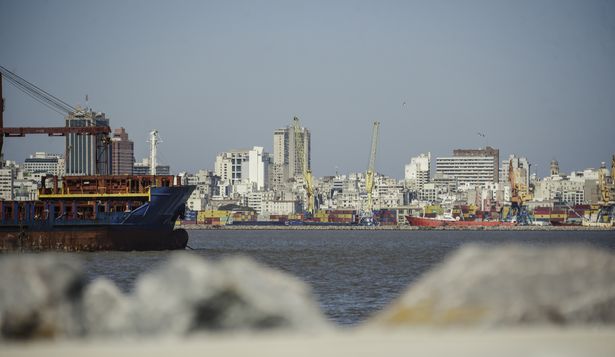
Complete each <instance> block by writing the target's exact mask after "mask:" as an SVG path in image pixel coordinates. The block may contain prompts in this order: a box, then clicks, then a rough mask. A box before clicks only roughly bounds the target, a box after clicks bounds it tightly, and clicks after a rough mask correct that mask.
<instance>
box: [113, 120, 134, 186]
mask: <svg viewBox="0 0 615 357" xmlns="http://www.w3.org/2000/svg"><path fill="white" fill-rule="evenodd" d="M111 163H112V164H111V174H112V175H132V169H133V165H134V163H135V157H134V143H133V142H132V141H131V140H130V139H128V133H127V132H126V130H125V129H124V128H119V129H115V130H114V131H113V137H112V138H111Z"/></svg>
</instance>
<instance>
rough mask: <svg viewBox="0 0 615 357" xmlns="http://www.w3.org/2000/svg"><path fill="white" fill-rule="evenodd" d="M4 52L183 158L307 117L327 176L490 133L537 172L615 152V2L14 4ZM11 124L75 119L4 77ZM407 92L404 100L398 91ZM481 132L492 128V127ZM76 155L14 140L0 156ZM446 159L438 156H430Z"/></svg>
mask: <svg viewBox="0 0 615 357" xmlns="http://www.w3.org/2000/svg"><path fill="white" fill-rule="evenodd" d="M0 44H1V45H0V65H3V66H4V67H7V68H8V69H11V70H13V71H15V72H16V73H17V74H19V75H20V76H22V77H24V78H26V79H28V80H29V81H31V82H33V83H35V84H37V85H38V86H40V87H41V88H43V89H45V90H47V91H49V92H51V93H53V94H54V95H56V96H58V97H60V98H62V99H64V100H65V101H67V102H69V103H71V104H73V105H76V104H84V97H85V95H86V94H88V95H89V99H90V106H91V107H93V108H94V110H97V111H103V112H105V113H106V114H107V116H108V117H110V119H111V125H112V127H114V128H115V127H120V126H123V127H125V128H126V130H127V131H128V133H129V135H130V137H131V138H132V139H133V140H134V142H135V156H136V159H137V160H138V161H139V160H140V159H141V158H142V157H145V156H146V155H147V152H148V144H147V142H146V141H147V135H148V131H149V130H151V129H153V128H156V129H158V130H159V131H160V136H161V138H162V140H163V143H162V144H160V146H159V152H160V158H159V160H161V161H162V162H165V163H169V164H171V165H172V170H173V171H175V172H177V171H180V170H188V171H195V170H197V169H199V168H205V169H213V162H214V159H215V156H216V153H217V152H221V151H225V150H230V149H234V148H250V147H252V146H264V147H265V148H266V150H268V151H271V150H272V141H273V130H274V129H276V128H278V127H283V126H285V125H288V124H290V123H291V121H292V118H293V116H295V115H297V116H299V117H300V118H301V120H302V123H303V124H304V126H306V127H308V128H309V129H310V130H311V132H312V167H313V171H314V173H315V174H316V175H317V176H322V175H330V174H334V173H335V171H336V168H337V170H338V171H339V172H340V173H347V172H351V171H363V170H365V169H366V166H367V162H368V155H369V149H370V148H369V146H370V136H371V128H372V122H373V121H375V120H378V121H380V122H381V131H380V146H379V152H378V159H377V162H376V166H377V169H378V171H379V172H382V173H384V174H387V175H391V176H394V177H398V178H401V177H403V169H404V165H405V164H406V163H407V162H408V161H409V158H410V157H411V156H414V155H417V154H419V153H421V152H427V151H431V153H432V156H434V157H435V156H448V155H451V154H452V150H453V149H455V148H477V147H483V146H485V145H486V144H488V145H491V146H494V147H497V148H499V149H500V156H501V158H505V157H507V156H508V155H509V154H512V153H516V154H518V155H523V156H526V157H527V158H528V159H529V160H530V162H532V163H533V165H534V167H535V168H537V169H538V171H539V173H540V174H541V175H544V174H546V172H547V170H548V165H549V162H550V161H551V160H552V159H554V158H556V159H557V160H559V162H560V168H561V169H562V170H563V171H566V172H568V171H571V170H577V169H583V168H586V167H597V166H599V165H600V162H601V161H610V157H611V154H613V153H615V140H614V136H615V1H608V0H607V1H588V0H578V1H562V0H554V1H540V0H532V1H493V0H488V1H305V0H304V1H296V2H295V1H194V2H189V1H18V0H15V1H7V0H0ZM4 96H5V99H6V103H5V107H6V108H5V113H4V114H5V119H4V122H5V126H7V127H8V126H63V125H64V122H63V117H62V116H61V115H58V114H57V113H55V112H53V111H51V110H49V109H47V108H45V107H43V106H41V105H40V104H38V103H36V102H34V101H33V100H31V99H30V98H29V97H27V96H25V95H23V94H22V93H21V92H18V91H17V90H16V89H15V88H14V87H12V86H10V85H9V84H8V83H6V81H5V83H4ZM404 102H405V103H406V104H405V105H404V104H403V103H404ZM477 132H484V133H486V134H487V137H486V138H482V137H480V136H479V135H477ZM43 150H45V151H51V152H62V153H63V151H64V140H63V139H62V138H49V137H44V136H38V137H37V136H31V137H26V138H9V139H6V143H5V158H7V159H12V160H17V161H23V159H24V158H25V157H27V155H29V154H31V153H33V152H34V151H43ZM433 165H434V166H435V160H434V164H433Z"/></svg>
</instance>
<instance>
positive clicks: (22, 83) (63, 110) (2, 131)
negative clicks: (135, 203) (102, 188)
mask: <svg viewBox="0 0 615 357" xmlns="http://www.w3.org/2000/svg"><path fill="white" fill-rule="evenodd" d="M3 78H4V79H6V80H7V81H8V82H9V83H11V84H13V85H14V86H15V87H16V88H17V89H19V90H21V91H22V92H24V93H25V94H27V95H28V96H30V97H32V98H33V99H34V100H36V101H37V102H39V103H41V104H43V105H45V106H46V107H48V108H50V109H52V110H54V111H56V112H58V113H60V114H63V115H67V114H69V113H71V112H72V113H74V112H76V111H77V109H76V108H73V107H72V106H71V105H69V104H67V103H66V102H64V101H62V100H61V99H58V98H57V97H55V96H53V95H51V94H49V93H47V92H46V91H44V90H42V89H40V88H39V87H37V86H36V85H34V84H32V83H30V82H28V81H26V80H25V79H23V78H21V77H20V76H18V75H16V74H15V73H13V72H11V71H9V70H8V69H6V68H4V67H2V66H0V157H2V149H3V146H4V138H5V137H23V136H26V135H29V134H47V135H49V136H66V135H67V134H82V135H97V134H103V135H104V137H103V144H105V145H106V144H108V143H109V134H110V133H111V128H109V127H108V126H88V127H68V126H64V127H16V128H5V127H4V97H3V95H2V79H3ZM1 165H2V162H0V166H1ZM96 167H97V168H98V167H99V165H98V164H97V165H96Z"/></svg>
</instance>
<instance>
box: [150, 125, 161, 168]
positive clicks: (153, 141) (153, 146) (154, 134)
mask: <svg viewBox="0 0 615 357" xmlns="http://www.w3.org/2000/svg"><path fill="white" fill-rule="evenodd" d="M159 142H160V140H159V139H158V130H156V129H154V130H152V131H151V132H150V133H149V144H150V146H149V165H150V169H149V172H150V175H153V176H156V166H157V165H158V163H157V162H156V156H157V155H158V153H157V148H158V143H159Z"/></svg>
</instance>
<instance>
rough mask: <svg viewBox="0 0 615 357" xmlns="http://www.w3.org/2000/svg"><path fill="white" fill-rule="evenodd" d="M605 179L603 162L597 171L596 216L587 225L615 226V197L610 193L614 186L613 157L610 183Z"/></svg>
mask: <svg viewBox="0 0 615 357" xmlns="http://www.w3.org/2000/svg"><path fill="white" fill-rule="evenodd" d="M608 181H609V179H608V177H607V169H606V164H605V163H604V162H603V163H602V165H601V166H600V169H599V170H598V189H599V191H600V208H599V209H598V214H597V215H596V221H595V222H590V223H589V224H588V225H593V224H596V223H597V224H598V225H613V224H615V195H614V193H613V192H612V189H613V186H615V155H613V157H612V158H611V178H610V181H611V182H610V183H609V182H608Z"/></svg>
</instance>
